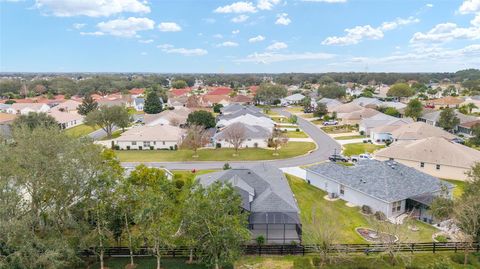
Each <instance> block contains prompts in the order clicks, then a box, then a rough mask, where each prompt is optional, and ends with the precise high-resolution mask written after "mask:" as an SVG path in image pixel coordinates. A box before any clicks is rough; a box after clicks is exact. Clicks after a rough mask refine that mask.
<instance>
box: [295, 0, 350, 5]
mask: <svg viewBox="0 0 480 269" xmlns="http://www.w3.org/2000/svg"><path fill="white" fill-rule="evenodd" d="M302 2H323V3H329V4H335V3H346V2H347V0H302Z"/></svg>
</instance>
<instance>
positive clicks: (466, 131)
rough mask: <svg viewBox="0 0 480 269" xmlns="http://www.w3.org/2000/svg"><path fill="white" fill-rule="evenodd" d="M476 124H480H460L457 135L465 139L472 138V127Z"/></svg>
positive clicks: (474, 122)
mask: <svg viewBox="0 0 480 269" xmlns="http://www.w3.org/2000/svg"><path fill="white" fill-rule="evenodd" d="M477 124H480V120H475V121H469V122H465V123H460V124H459V125H458V127H457V134H461V135H464V136H466V137H472V136H474V134H473V127H474V126H475V125H477Z"/></svg>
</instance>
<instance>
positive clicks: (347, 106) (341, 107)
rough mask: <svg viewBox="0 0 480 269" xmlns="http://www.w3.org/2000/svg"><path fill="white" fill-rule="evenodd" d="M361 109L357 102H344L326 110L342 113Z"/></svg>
mask: <svg viewBox="0 0 480 269" xmlns="http://www.w3.org/2000/svg"><path fill="white" fill-rule="evenodd" d="M362 109H363V107H362V106H359V105H357V104H354V103H346V104H341V105H339V106H335V107H333V108H332V109H331V110H329V111H328V112H336V113H337V115H338V114H344V113H352V112H355V111H359V110H362Z"/></svg>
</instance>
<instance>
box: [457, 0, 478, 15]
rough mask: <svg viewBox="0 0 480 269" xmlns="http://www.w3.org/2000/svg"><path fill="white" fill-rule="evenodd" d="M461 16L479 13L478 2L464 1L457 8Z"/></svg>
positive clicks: (472, 0) (475, 0)
mask: <svg viewBox="0 0 480 269" xmlns="http://www.w3.org/2000/svg"><path fill="white" fill-rule="evenodd" d="M458 11H459V12H460V13H461V14H470V13H476V12H480V0H465V1H464V2H463V3H462V5H461V6H460V7H459V8H458Z"/></svg>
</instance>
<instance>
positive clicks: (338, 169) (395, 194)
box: [307, 160, 453, 203]
mask: <svg viewBox="0 0 480 269" xmlns="http://www.w3.org/2000/svg"><path fill="white" fill-rule="evenodd" d="M307 171H310V172H312V173H315V174H317V175H319V176H321V177H323V178H326V179H329V180H333V181H336V182H338V183H340V184H342V185H345V186H347V187H349V188H351V189H354V190H357V191H360V192H362V193H365V194H367V195H369V196H372V197H374V198H377V199H380V200H383V201H386V202H389V203H390V202H396V201H401V200H405V199H407V198H409V197H413V196H418V195H422V194H428V193H434V192H438V191H440V190H441V187H442V185H445V186H446V187H448V188H453V185H452V184H450V183H447V182H442V181H440V180H439V179H437V178H436V177H433V176H430V175H428V174H425V173H422V172H419V171H417V170H416V169H414V168H411V167H408V166H405V165H403V164H400V163H397V162H395V161H383V162H382V161H377V160H368V161H361V162H359V163H358V164H357V165H355V166H350V167H347V166H344V165H339V164H335V163H331V162H329V163H323V164H319V165H315V166H311V167H309V168H307Z"/></svg>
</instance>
